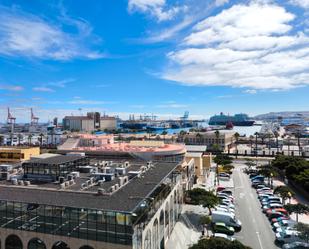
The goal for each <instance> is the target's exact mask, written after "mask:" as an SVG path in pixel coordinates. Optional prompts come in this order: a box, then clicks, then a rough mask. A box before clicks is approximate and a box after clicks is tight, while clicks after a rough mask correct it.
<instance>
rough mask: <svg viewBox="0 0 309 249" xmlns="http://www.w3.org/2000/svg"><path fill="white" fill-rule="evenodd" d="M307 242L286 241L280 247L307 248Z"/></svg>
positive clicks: (286, 248) (308, 246) (290, 248)
mask: <svg viewBox="0 0 309 249" xmlns="http://www.w3.org/2000/svg"><path fill="white" fill-rule="evenodd" d="M308 248H309V243H306V242H299V241H296V242H292V243H286V244H284V245H283V246H282V249H308Z"/></svg>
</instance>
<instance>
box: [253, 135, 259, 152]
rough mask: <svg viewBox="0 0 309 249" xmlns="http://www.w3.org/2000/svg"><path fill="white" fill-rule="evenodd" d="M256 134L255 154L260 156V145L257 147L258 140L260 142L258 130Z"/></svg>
mask: <svg viewBox="0 0 309 249" xmlns="http://www.w3.org/2000/svg"><path fill="white" fill-rule="evenodd" d="M254 135H255V156H256V157H257V156H258V147H257V142H258V140H257V139H258V135H259V133H258V132H256V133H254Z"/></svg>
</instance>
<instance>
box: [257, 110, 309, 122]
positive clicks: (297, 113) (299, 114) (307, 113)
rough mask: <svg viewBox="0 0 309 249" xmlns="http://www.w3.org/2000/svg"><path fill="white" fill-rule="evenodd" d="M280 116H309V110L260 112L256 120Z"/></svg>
mask: <svg viewBox="0 0 309 249" xmlns="http://www.w3.org/2000/svg"><path fill="white" fill-rule="evenodd" d="M278 117H282V118H291V117H303V118H309V111H300V112H292V111H289V112H269V113H266V114H260V115H257V116H255V117H254V119H256V120H266V119H268V120H269V119H277V118H278Z"/></svg>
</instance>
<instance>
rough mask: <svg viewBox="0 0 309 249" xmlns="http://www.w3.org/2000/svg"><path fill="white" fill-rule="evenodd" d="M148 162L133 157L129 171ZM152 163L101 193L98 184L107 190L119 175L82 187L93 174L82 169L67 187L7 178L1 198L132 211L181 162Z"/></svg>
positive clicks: (1, 187)
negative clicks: (139, 174)
mask: <svg viewBox="0 0 309 249" xmlns="http://www.w3.org/2000/svg"><path fill="white" fill-rule="evenodd" d="M146 163H147V162H141V161H136V162H134V161H130V166H129V167H128V171H137V170H138V169H140V167H141V166H142V165H143V166H144V165H146ZM152 165H153V166H152V167H150V168H149V169H148V170H146V171H145V172H144V173H142V174H141V176H140V177H133V178H132V179H131V180H129V181H128V183H127V184H125V185H123V186H122V187H121V188H119V189H118V190H116V191H114V192H113V193H110V194H104V195H99V194H98V188H103V189H105V190H107V189H108V188H109V187H110V186H112V185H113V184H115V183H117V182H118V180H119V179H118V177H117V178H115V179H114V180H112V181H107V182H104V183H103V186H97V185H94V186H92V187H90V188H89V189H86V190H81V188H80V186H81V185H80V184H81V183H82V182H85V181H86V180H88V179H89V175H87V174H84V173H81V174H80V177H79V178H76V184H73V185H71V187H68V188H66V189H60V188H59V184H56V183H42V184H35V183H34V184H31V185H30V186H20V185H12V183H11V182H8V181H5V180H3V181H0V200H7V201H16V202H25V203H38V204H41V205H54V206H63V207H76V208H88V209H100V210H109V211H119V212H128V213H130V212H133V210H134V209H135V208H136V207H137V206H138V205H139V204H140V202H141V201H142V200H144V199H145V198H147V197H148V196H149V195H150V194H151V193H152V192H153V191H154V190H155V188H156V187H157V186H159V185H160V184H161V183H162V182H163V181H164V179H165V178H166V177H167V176H168V175H169V174H170V173H171V172H172V171H173V170H174V169H175V168H176V167H177V166H178V164H177V163H167V162H153V163H152Z"/></svg>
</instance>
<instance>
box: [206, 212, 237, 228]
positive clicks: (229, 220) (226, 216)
mask: <svg viewBox="0 0 309 249" xmlns="http://www.w3.org/2000/svg"><path fill="white" fill-rule="evenodd" d="M211 222H212V223H217V222H223V223H225V224H226V225H227V226H231V227H233V228H234V229H235V230H236V231H240V230H241V222H240V221H239V220H238V219H236V217H235V215H234V214H232V213H227V212H222V211H213V212H212V214H211Z"/></svg>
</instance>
